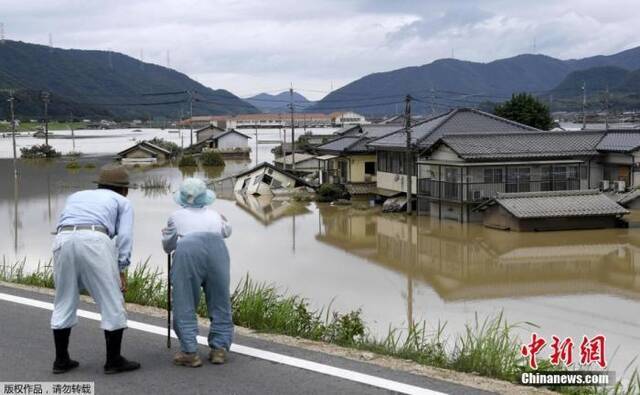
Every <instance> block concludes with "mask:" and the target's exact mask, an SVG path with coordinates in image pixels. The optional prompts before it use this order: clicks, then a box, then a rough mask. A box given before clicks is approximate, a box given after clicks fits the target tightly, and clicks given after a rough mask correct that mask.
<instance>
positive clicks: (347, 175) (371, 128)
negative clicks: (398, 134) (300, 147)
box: [316, 125, 397, 195]
mask: <svg viewBox="0 0 640 395" xmlns="http://www.w3.org/2000/svg"><path fill="white" fill-rule="evenodd" d="M396 130H397V127H395V126H385V125H355V126H351V127H347V128H344V129H341V130H339V131H337V132H336V133H335V134H336V137H335V138H334V139H332V140H330V141H328V142H326V143H324V144H322V145H319V146H318V147H316V151H317V152H318V153H319V154H320V156H318V159H319V160H320V161H321V162H322V183H325V182H328V183H334V184H344V185H345V186H346V188H347V190H348V191H349V193H350V194H352V195H362V194H375V193H376V192H377V186H376V151H375V149H374V148H372V147H370V146H369V145H368V143H369V142H370V141H373V140H374V139H376V138H378V137H381V136H384V135H386V134H388V133H391V132H394V131H396Z"/></svg>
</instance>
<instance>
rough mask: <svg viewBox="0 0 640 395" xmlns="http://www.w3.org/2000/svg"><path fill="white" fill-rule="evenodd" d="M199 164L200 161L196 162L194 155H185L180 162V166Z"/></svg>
mask: <svg viewBox="0 0 640 395" xmlns="http://www.w3.org/2000/svg"><path fill="white" fill-rule="evenodd" d="M197 165H198V163H196V159H195V158H194V157H193V156H192V155H184V156H183V157H182V158H180V162H178V166H180V167H195V166H197Z"/></svg>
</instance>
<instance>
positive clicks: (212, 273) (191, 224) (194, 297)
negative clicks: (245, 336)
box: [162, 178, 233, 367]
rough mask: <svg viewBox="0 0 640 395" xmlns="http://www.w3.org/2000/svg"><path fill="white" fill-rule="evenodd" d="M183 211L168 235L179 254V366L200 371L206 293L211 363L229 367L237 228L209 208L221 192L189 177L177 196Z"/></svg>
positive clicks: (174, 276)
mask: <svg viewBox="0 0 640 395" xmlns="http://www.w3.org/2000/svg"><path fill="white" fill-rule="evenodd" d="M174 199H175V201H176V203H178V205H180V206H181V207H182V208H181V209H178V210H177V211H175V212H174V213H173V214H172V215H171V216H170V217H169V220H168V222H167V227H166V228H165V229H163V230H162V246H163V247H164V250H165V251H166V252H167V253H171V251H175V253H174V257H173V267H172V269H171V283H172V285H173V315H174V320H173V329H174V330H175V331H176V334H177V335H178V338H179V340H180V349H181V351H180V352H178V353H176V355H175V357H174V359H173V362H174V363H175V364H176V365H182V366H189V367H198V366H202V361H201V360H200V357H199V356H198V354H197V348H198V343H197V341H196V337H197V336H198V320H197V315H196V313H197V308H198V303H199V302H200V290H201V289H204V294H205V299H206V303H207V311H208V313H209V320H210V321H211V326H210V328H209V347H210V348H211V351H210V352H209V360H210V361H211V363H214V364H221V363H224V361H225V357H226V352H227V351H229V347H230V346H231V341H232V340H233V320H232V317H231V299H230V295H229V252H228V251H227V246H226V245H225V242H224V238H226V237H229V236H230V235H231V226H230V225H229V223H228V222H227V220H226V218H224V217H223V216H222V215H220V214H219V213H218V212H216V211H214V210H211V209H208V208H207V206H209V205H210V204H211V203H213V201H214V200H215V193H214V192H213V191H211V190H210V189H207V186H206V184H205V183H204V181H202V180H200V179H197V178H187V179H185V180H184V181H183V183H182V185H181V186H180V190H179V191H178V192H176V194H175V197H174Z"/></svg>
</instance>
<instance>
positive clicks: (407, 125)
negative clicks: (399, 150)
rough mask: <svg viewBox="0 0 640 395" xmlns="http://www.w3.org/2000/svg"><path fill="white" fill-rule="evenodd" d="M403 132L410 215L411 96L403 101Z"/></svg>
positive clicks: (408, 212) (409, 212)
mask: <svg viewBox="0 0 640 395" xmlns="http://www.w3.org/2000/svg"><path fill="white" fill-rule="evenodd" d="M404 132H405V134H406V137H407V146H406V153H405V154H406V156H405V158H406V159H405V160H406V163H405V166H404V170H405V173H406V175H407V214H411V173H412V171H411V168H412V165H411V96H410V95H407V96H406V97H405V99H404Z"/></svg>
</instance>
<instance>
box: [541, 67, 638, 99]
mask: <svg viewBox="0 0 640 395" xmlns="http://www.w3.org/2000/svg"><path fill="white" fill-rule="evenodd" d="M630 73H631V72H630V71H629V70H626V69H623V68H621V67H616V66H600V67H592V68H590V69H586V70H580V71H573V72H571V73H569V75H567V76H566V77H565V79H564V80H562V82H560V84H558V86H556V87H555V88H553V89H552V90H551V91H550V93H551V94H553V95H554V97H558V98H560V97H575V96H580V95H582V85H583V83H584V84H585V86H586V89H587V93H589V92H605V91H606V90H607V89H609V91H617V90H619V89H620V88H621V87H623V86H624V82H625V80H626V79H627V76H628V75H629V74H630Z"/></svg>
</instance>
